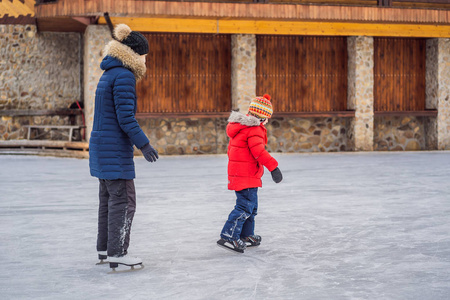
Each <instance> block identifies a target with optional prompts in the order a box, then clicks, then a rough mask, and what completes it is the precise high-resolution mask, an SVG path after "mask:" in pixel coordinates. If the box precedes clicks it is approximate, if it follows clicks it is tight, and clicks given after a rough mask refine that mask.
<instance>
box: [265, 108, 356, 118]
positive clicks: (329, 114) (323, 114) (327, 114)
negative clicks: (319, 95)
mask: <svg viewBox="0 0 450 300" xmlns="http://www.w3.org/2000/svg"><path fill="white" fill-rule="evenodd" d="M273 117H274V118H277V117H286V118H334V117H340V118H354V117H355V111H354V110H346V111H316V112H274V113H273Z"/></svg>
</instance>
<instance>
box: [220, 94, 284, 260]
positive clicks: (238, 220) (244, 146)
mask: <svg viewBox="0 0 450 300" xmlns="http://www.w3.org/2000/svg"><path fill="white" fill-rule="evenodd" d="M272 113H273V109H272V103H271V102H270V96H269V95H267V94H265V95H264V96H262V97H256V98H255V99H253V100H252V102H251V103H250V107H249V109H248V114H247V115H244V114H242V113H239V112H232V113H231V115H230V118H229V119H228V125H227V135H228V136H229V137H230V143H229V144H228V189H229V190H234V191H235V192H236V197H237V199H236V206H235V207H234V209H233V211H232V212H231V213H230V215H229V216H228V220H227V222H226V223H225V226H224V227H223V229H222V232H221V234H220V237H221V239H220V240H218V241H217V244H218V245H219V246H222V247H225V248H229V249H231V250H234V251H237V252H240V253H243V252H244V250H245V248H246V247H247V245H248V246H249V247H252V246H258V245H259V244H260V243H261V237H260V236H259V235H255V232H254V229H255V216H256V214H257V210H258V195H257V193H258V187H262V182H261V177H262V175H263V173H264V167H266V168H267V169H268V170H269V171H270V172H271V173H272V179H273V181H275V182H276V183H279V182H281V180H282V179H283V176H282V174H281V171H280V169H279V168H278V162H277V161H276V160H275V159H274V158H273V157H272V156H271V155H270V154H269V152H267V151H266V150H265V145H266V144H267V130H266V128H265V127H264V125H265V124H266V123H267V121H268V118H270V117H271V116H272ZM263 166H264V167H263Z"/></svg>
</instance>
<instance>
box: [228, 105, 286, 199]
mask: <svg viewBox="0 0 450 300" xmlns="http://www.w3.org/2000/svg"><path fill="white" fill-rule="evenodd" d="M228 122H229V123H228V125H227V135H228V136H229V137H230V143H229V144H228V189H230V190H235V191H241V190H243V189H247V188H255V187H261V186H262V182H261V177H262V175H263V174H264V168H263V166H265V167H266V168H267V169H268V170H269V171H273V170H274V169H275V168H276V167H277V166H278V162H277V161H276V160H275V158H273V157H272V156H271V155H270V154H269V152H267V151H266V149H265V145H266V144H267V130H266V128H265V127H264V125H262V124H260V121H259V120H258V119H257V118H255V117H253V116H248V115H244V114H242V113H238V112H232V113H231V115H230V118H229V119H228Z"/></svg>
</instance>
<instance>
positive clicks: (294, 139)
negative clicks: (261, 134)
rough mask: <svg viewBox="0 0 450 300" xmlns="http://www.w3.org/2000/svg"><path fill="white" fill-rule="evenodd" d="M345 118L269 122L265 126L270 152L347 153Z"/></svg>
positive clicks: (276, 120)
mask: <svg viewBox="0 0 450 300" xmlns="http://www.w3.org/2000/svg"><path fill="white" fill-rule="evenodd" d="M349 124H350V119H348V118H337V117H334V118H272V119H270V121H269V123H268V124H267V125H266V128H267V133H268V140H269V141H268V144H267V150H269V151H270V152H338V151H351V150H353V149H352V148H349V146H348V127H349Z"/></svg>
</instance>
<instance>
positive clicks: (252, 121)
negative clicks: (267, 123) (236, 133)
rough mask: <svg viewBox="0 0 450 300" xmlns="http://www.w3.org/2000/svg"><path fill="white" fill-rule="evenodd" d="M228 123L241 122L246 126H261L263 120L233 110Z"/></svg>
mask: <svg viewBox="0 0 450 300" xmlns="http://www.w3.org/2000/svg"><path fill="white" fill-rule="evenodd" d="M228 123H239V124H242V125H245V126H259V125H261V122H260V121H259V119H258V118H255V117H254V116H249V115H244V114H243V113H240V112H237V111H232V112H231V115H230V117H229V118H228Z"/></svg>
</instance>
